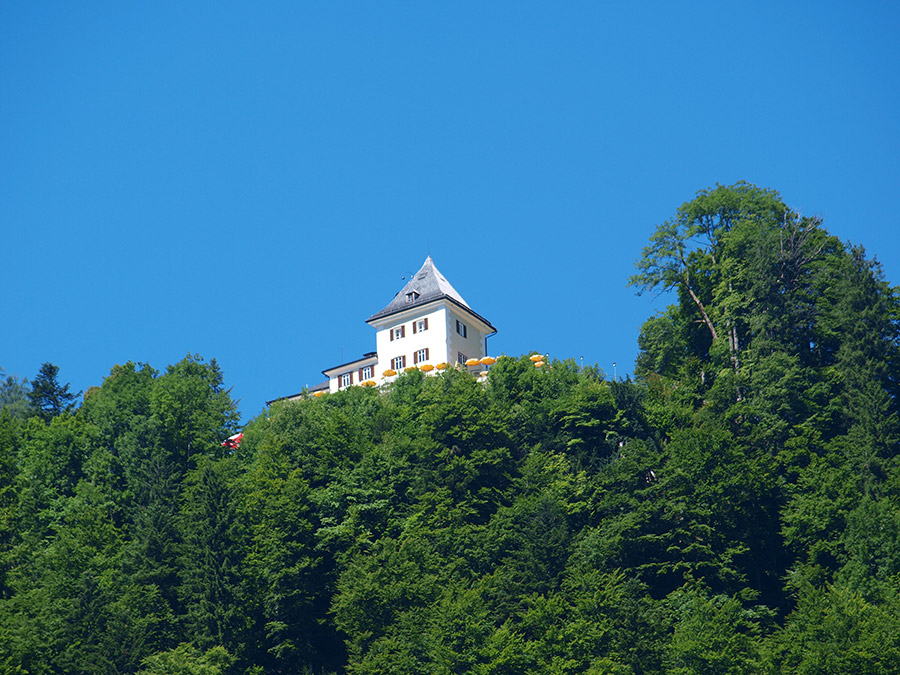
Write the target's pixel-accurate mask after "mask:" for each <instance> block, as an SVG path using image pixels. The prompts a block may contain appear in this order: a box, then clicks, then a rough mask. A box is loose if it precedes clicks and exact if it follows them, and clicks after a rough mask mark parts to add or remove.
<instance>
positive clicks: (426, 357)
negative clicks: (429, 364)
mask: <svg viewBox="0 0 900 675" xmlns="http://www.w3.org/2000/svg"><path fill="white" fill-rule="evenodd" d="M430 358H431V355H430V354H429V353H428V347H425V360H426V361H427V360H428V359H430Z"/></svg>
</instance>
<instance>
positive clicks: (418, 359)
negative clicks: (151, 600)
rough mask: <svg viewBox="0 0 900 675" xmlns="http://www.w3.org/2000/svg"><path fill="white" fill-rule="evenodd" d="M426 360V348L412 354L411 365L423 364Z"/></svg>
mask: <svg viewBox="0 0 900 675" xmlns="http://www.w3.org/2000/svg"><path fill="white" fill-rule="evenodd" d="M427 360H428V347H426V348H425V349H420V350H419V351H417V352H416V353H415V354H413V363H423V362H425V361H427Z"/></svg>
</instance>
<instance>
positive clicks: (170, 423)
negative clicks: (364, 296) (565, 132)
mask: <svg viewBox="0 0 900 675" xmlns="http://www.w3.org/2000/svg"><path fill="white" fill-rule="evenodd" d="M627 282H628V283H630V285H631V286H633V287H634V288H635V290H636V291H637V292H638V293H639V294H640V293H664V292H668V293H669V296H668V297H670V298H671V299H672V304H671V305H670V306H669V307H668V308H666V309H665V311H663V312H661V313H658V314H657V315H655V316H652V317H650V318H649V319H647V321H646V322H645V323H644V325H643V327H642V329H641V333H640V338H639V348H640V354H639V357H638V359H637V363H636V364H635V368H634V376H633V377H630V378H627V379H625V380H624V381H614V380H612V379H610V378H609V377H608V376H607V375H606V374H605V373H604V372H602V370H600V369H599V368H597V367H596V366H594V367H579V366H578V365H577V364H576V363H575V361H574V360H572V359H569V360H566V359H553V360H551V361H549V362H548V363H546V364H544V367H541V368H537V367H535V366H534V364H533V362H532V361H531V360H530V359H529V355H528V354H524V355H521V356H516V357H509V356H506V357H502V358H499V359H498V360H497V362H496V364H495V365H493V366H492V367H491V369H490V374H489V377H488V378H487V382H486V383H484V382H481V381H479V380H478V379H477V378H474V377H472V376H471V375H470V374H469V373H467V372H464V371H458V370H452V369H451V370H449V371H447V372H444V373H442V374H439V375H428V376H426V375H425V374H424V373H422V372H419V371H413V372H408V373H405V374H403V375H402V376H400V377H399V378H397V380H396V382H394V383H393V384H390V385H388V386H386V387H384V388H382V389H375V388H364V387H351V388H348V389H346V390H344V391H340V392H338V393H336V394H330V395H326V396H322V397H319V398H315V397H309V398H305V399H302V400H298V401H294V402H278V403H275V404H273V405H272V406H271V407H270V408H269V409H268V410H267V411H266V412H265V413H264V414H260V415H259V416H258V417H257V418H255V419H254V420H252V421H251V422H250V423H249V424H247V425H246V426H245V427H244V428H243V433H244V436H243V441H242V442H241V443H240V445H238V446H236V447H229V446H227V445H223V440H224V439H226V438H227V437H229V436H231V435H232V434H234V433H235V432H236V431H238V419H239V417H238V413H237V408H236V404H235V402H234V400H233V399H232V398H231V395H230V392H229V390H228V389H227V388H226V386H225V384H224V376H223V373H222V372H221V370H220V368H219V366H218V365H217V363H216V362H215V360H209V361H207V360H205V359H204V358H201V357H199V356H196V355H188V356H187V357H186V358H185V359H183V360H182V361H181V362H179V363H177V364H174V365H170V366H168V367H167V368H165V370H157V369H155V368H153V367H151V366H150V365H148V364H144V363H126V364H124V365H116V366H114V367H113V368H112V370H111V372H110V373H109V374H108V375H107V376H106V377H105V378H104V379H103V382H102V386H99V387H92V388H91V389H89V390H87V391H86V392H85V393H84V395H83V400H82V397H80V396H77V395H75V394H73V393H70V392H69V391H68V386H62V385H60V383H59V382H58V380H57V374H58V371H57V369H56V367H55V366H53V365H52V364H45V366H44V368H42V369H41V372H40V373H39V374H38V376H37V377H36V378H35V379H34V381H33V382H31V383H27V382H24V381H22V380H19V379H17V378H16V377H14V376H7V377H5V379H4V380H3V383H2V387H0V405H2V410H0V672H4V673H17V674H24V673H28V674H34V675H38V674H45V673H99V674H107V673H109V674H112V673H140V674H142V675H151V674H162V673H185V674H196V675H199V674H202V675H213V674H217V673H223V674H225V673H227V674H240V673H248V674H262V673H305V674H308V675H313V674H317V675H319V674H321V675H325V674H329V673H352V674H355V675H363V674H376V673H409V674H417V675H418V674H422V673H435V674H442V673H446V674H450V673H476V674H480V675H488V674H491V675H500V674H514V673H515V674H519V673H546V674H554V675H562V674H570V673H571V674H575V673H589V674H594V675H599V674H601V673H603V674H615V675H644V674H651V673H676V674H679V675H688V674H698V675H699V674H713V673H715V674H735V675H736V674H742V673H802V674H820V673H821V674H825V673H858V674H875V673H898V672H900V467H898V461H897V460H898V450H900V447H898V443H900V410H898V407H900V398H898V394H900V391H898V387H900V292H898V289H897V288H894V287H892V286H891V285H890V284H889V283H888V282H887V281H886V280H885V278H884V275H883V273H882V271H881V269H880V267H879V265H878V263H877V262H876V260H875V259H874V258H872V257H870V256H868V255H867V254H866V252H865V250H864V249H863V248H862V247H861V246H859V245H855V244H851V243H847V242H842V241H840V240H839V239H837V238H836V237H834V236H832V235H830V234H829V233H828V231H827V230H826V229H825V227H824V225H823V223H822V222H821V220H820V219H818V218H812V217H806V216H802V215H801V214H799V213H797V212H795V211H794V210H792V209H791V208H789V207H788V206H786V205H785V203H784V202H783V200H782V199H781V197H780V196H779V194H778V193H777V192H775V191H774V190H771V189H764V188H759V187H756V186H754V185H750V184H748V183H738V184H736V185H732V186H719V185H717V186H715V187H712V188H709V189H707V190H703V191H701V192H699V193H697V194H696V195H695V196H694V197H693V198H692V199H691V200H690V201H688V202H686V203H685V204H684V205H682V206H681V207H680V208H678V209H677V211H676V212H675V214H674V215H673V217H672V218H671V219H670V220H668V221H667V222H665V223H663V224H661V225H659V226H657V227H656V228H655V230H654V231H653V234H652V236H651V238H650V240H649V242H648V244H647V246H646V248H645V249H644V250H643V252H642V253H641V255H640V257H639V258H638V260H637V262H636V269H635V274H634V276H633V277H632V278H631V279H630V280H627ZM623 283H626V280H623ZM597 292H598V293H599V292H600V289H597ZM585 305H586V306H589V305H590V298H585ZM584 339H585V340H595V341H598V342H602V339H603V336H602V335H597V336H585V337H584Z"/></svg>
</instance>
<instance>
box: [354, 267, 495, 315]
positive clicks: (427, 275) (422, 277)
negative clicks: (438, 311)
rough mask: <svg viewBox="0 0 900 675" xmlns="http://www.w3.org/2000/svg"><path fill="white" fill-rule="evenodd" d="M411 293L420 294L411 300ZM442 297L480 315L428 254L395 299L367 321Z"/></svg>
mask: <svg viewBox="0 0 900 675" xmlns="http://www.w3.org/2000/svg"><path fill="white" fill-rule="evenodd" d="M410 293H417V294H418V296H413V297H414V298H415V299H414V300H412V301H411V302H410V301H409V300H408V298H407V296H408V295H409V294H410ZM441 298H449V299H450V300H452V301H453V302H455V303H456V304H458V305H461V306H462V307H464V308H466V309H468V310H469V311H470V312H472V314H475V316H479V315H478V314H476V313H475V312H473V311H472V308H471V307H469V305H468V303H467V302H466V301H465V300H463V298H462V296H461V295H460V294H459V293H457V292H456V289H455V288H453V286H451V285H450V282H449V281H447V279H446V278H444V275H443V274H441V273H440V272H439V271H438V268H437V267H435V266H434V261H433V260H432V259H431V256H428V257H427V258H425V264H424V265H422V269H420V270H419V271H418V272H416V273H415V274H414V275H413V277H412V279H410V280H409V283H408V284H406V286H404V287H403V288H402V289H400V292H399V293H397V295H395V296H394V299H393V300H391V302H390V303H389V304H388V306H387V307H385V308H384V309H382V310H381V311H380V312H376V313H375V314H373V315H372V316H370V317H369V318H368V319H366V322H370V321H375V320H376V319H381V318H382V317H385V316H390V315H391V314H396V313H397V312H402V311H403V310H406V309H412V308H414V307H418V306H420V305H424V304H427V303H429V302H434V301H435V300H440V299H441ZM479 318H481V319H482V320H483V321H484V319H483V318H482V317H480V316H479ZM488 325H490V324H488Z"/></svg>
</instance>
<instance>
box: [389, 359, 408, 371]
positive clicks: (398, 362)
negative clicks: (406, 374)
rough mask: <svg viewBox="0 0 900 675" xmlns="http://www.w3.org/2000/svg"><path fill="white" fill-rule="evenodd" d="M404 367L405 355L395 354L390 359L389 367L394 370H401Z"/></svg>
mask: <svg viewBox="0 0 900 675" xmlns="http://www.w3.org/2000/svg"><path fill="white" fill-rule="evenodd" d="M405 367H406V357H405V356H397V357H395V358H393V359H391V368H393V369H394V370H403V369H404V368H405Z"/></svg>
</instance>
